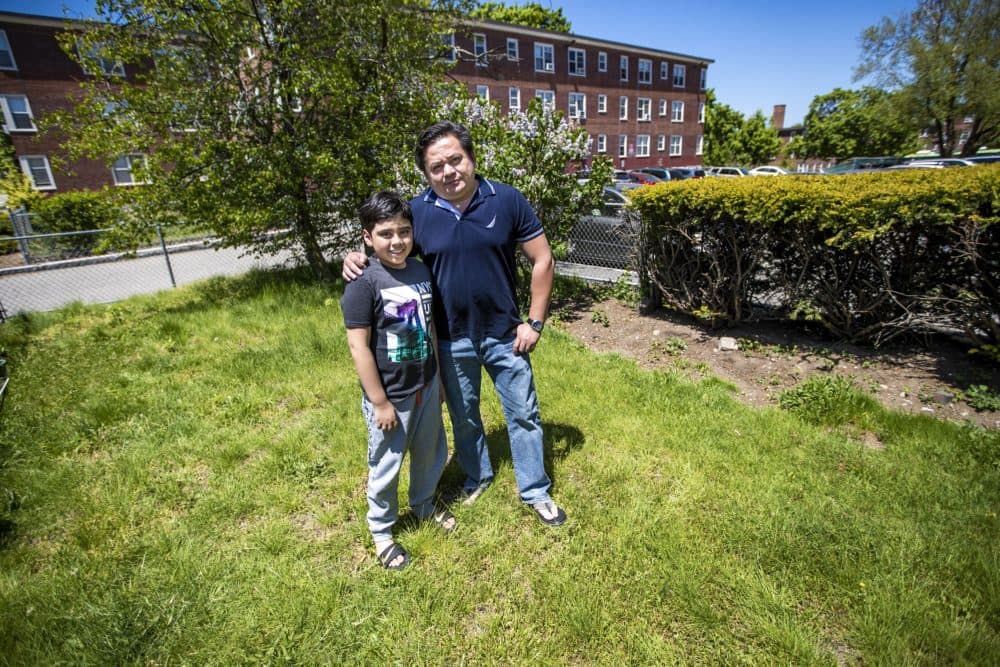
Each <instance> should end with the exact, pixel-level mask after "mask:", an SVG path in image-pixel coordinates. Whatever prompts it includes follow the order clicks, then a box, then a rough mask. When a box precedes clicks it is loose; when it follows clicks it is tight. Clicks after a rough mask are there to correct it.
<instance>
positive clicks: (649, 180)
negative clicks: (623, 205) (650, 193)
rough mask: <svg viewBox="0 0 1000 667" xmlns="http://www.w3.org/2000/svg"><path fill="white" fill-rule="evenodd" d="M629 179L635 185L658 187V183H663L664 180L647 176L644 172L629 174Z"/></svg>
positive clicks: (650, 175) (636, 171)
mask: <svg viewBox="0 0 1000 667" xmlns="http://www.w3.org/2000/svg"><path fill="white" fill-rule="evenodd" d="M628 175H629V179H630V180H631V181H632V182H633V183H639V184H641V185H656V184H657V183H662V182H663V180H662V179H659V178H657V177H656V176H653V175H652V174H647V173H646V172H644V171H639V170H635V171H630V172H629V173H628Z"/></svg>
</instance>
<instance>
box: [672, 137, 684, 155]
mask: <svg viewBox="0 0 1000 667" xmlns="http://www.w3.org/2000/svg"><path fill="white" fill-rule="evenodd" d="M683 152H684V137H682V136H681V135H679V134H671V135H670V155H672V156H673V155H681V154H683Z"/></svg>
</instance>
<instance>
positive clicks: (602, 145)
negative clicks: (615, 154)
mask: <svg viewBox="0 0 1000 667" xmlns="http://www.w3.org/2000/svg"><path fill="white" fill-rule="evenodd" d="M597 152H598V153H607V152H608V135H606V134H599V135H597Z"/></svg>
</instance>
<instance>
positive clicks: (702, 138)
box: [694, 134, 705, 155]
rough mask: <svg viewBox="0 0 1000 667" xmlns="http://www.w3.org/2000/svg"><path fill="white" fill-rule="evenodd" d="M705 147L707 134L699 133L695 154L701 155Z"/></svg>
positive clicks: (695, 144) (695, 143)
mask: <svg viewBox="0 0 1000 667" xmlns="http://www.w3.org/2000/svg"><path fill="white" fill-rule="evenodd" d="M704 147H705V135H703V134H699V135H698V137H697V139H695V142H694V154H695V155H701V154H702V149H703V148H704Z"/></svg>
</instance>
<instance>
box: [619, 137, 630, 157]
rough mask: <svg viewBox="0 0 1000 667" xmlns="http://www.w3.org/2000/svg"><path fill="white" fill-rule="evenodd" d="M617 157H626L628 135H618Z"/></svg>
mask: <svg viewBox="0 0 1000 667" xmlns="http://www.w3.org/2000/svg"><path fill="white" fill-rule="evenodd" d="M618 157H628V135H627V134H619V135H618Z"/></svg>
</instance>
